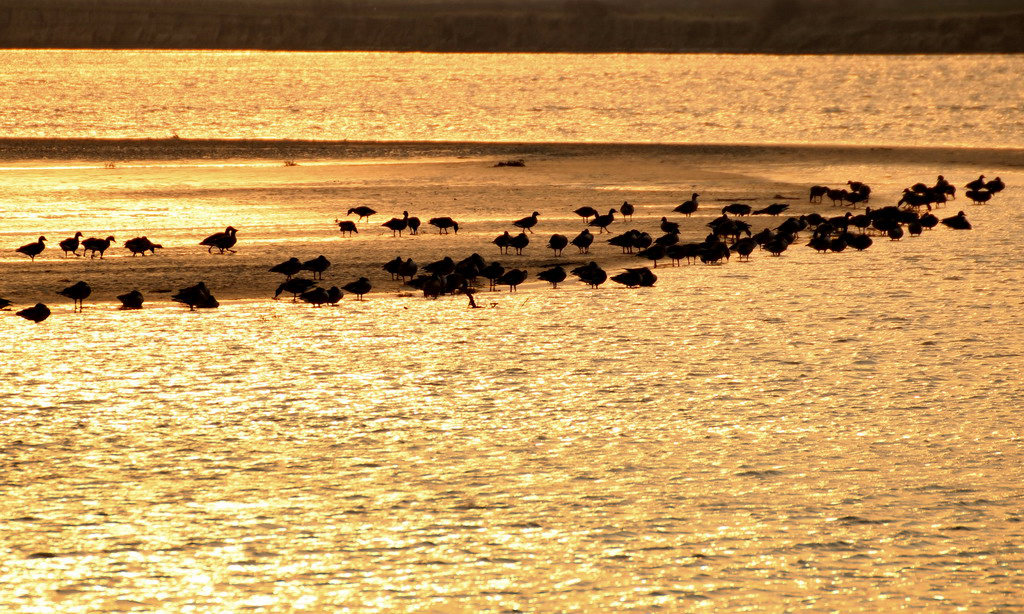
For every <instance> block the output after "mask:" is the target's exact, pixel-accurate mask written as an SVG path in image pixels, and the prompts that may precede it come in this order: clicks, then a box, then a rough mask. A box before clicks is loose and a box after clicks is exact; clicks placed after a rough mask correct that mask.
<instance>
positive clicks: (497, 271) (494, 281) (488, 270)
mask: <svg viewBox="0 0 1024 614" xmlns="http://www.w3.org/2000/svg"><path fill="white" fill-rule="evenodd" d="M504 274H505V267H503V266H501V263H500V262H492V263H490V264H488V265H487V266H485V267H484V268H482V269H480V276H481V277H483V278H484V279H486V280H487V281H488V282H490V284H489V285H490V289H491V290H494V287H495V286H496V285H498V279H500V278H501V276H502V275H504Z"/></svg>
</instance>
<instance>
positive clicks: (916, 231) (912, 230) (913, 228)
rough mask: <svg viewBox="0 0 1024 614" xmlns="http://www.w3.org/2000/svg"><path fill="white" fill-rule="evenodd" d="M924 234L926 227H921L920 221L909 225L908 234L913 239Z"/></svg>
mask: <svg viewBox="0 0 1024 614" xmlns="http://www.w3.org/2000/svg"><path fill="white" fill-rule="evenodd" d="M922 232H924V226H922V225H921V222H920V221H916V222H910V223H909V224H907V233H908V234H910V236H912V237H919V236H921V233H922Z"/></svg>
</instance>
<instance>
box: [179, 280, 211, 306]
mask: <svg viewBox="0 0 1024 614" xmlns="http://www.w3.org/2000/svg"><path fill="white" fill-rule="evenodd" d="M171 300H172V301H175V302H178V303H183V304H185V305H188V309H189V311H195V310H196V309H216V308H217V307H219V306H220V303H218V302H217V299H216V298H214V297H213V294H211V293H210V290H209V289H208V288H207V287H206V284H205V283H204V282H199V283H197V284H196V285H194V286H189V287H187V288H182V289H181V290H178V292H177V293H176V294H173V295H171Z"/></svg>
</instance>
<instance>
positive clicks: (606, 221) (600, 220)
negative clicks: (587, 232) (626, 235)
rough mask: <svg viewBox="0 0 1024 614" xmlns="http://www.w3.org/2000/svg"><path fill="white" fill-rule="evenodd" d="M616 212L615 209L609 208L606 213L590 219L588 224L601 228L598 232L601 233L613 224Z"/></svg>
mask: <svg viewBox="0 0 1024 614" xmlns="http://www.w3.org/2000/svg"><path fill="white" fill-rule="evenodd" d="M615 213H616V211H615V209H609V210H608V213H607V214H606V215H598V216H596V217H595V218H594V219H593V220H591V221H590V224H588V225H589V226H596V227H597V228H600V229H601V230H600V231H599V232H598V234H601V233H602V232H604V231H605V230H608V227H609V226H611V224H612V222H614V221H615Z"/></svg>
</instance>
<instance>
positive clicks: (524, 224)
mask: <svg viewBox="0 0 1024 614" xmlns="http://www.w3.org/2000/svg"><path fill="white" fill-rule="evenodd" d="M539 215H540V213H537V212H536V211H534V212H533V214H531V215H528V216H526V217H524V218H522V219H518V220H516V221H514V222H512V225H513V226H515V227H516V228H522V229H523V230H526V231H528V232H529V233H530V234H533V230H532V228H533V227H534V226H536V225H537V216H539Z"/></svg>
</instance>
